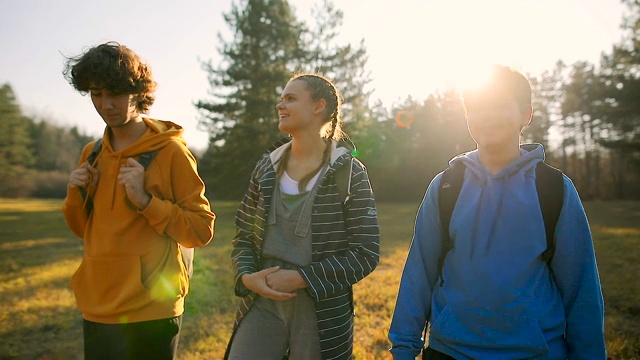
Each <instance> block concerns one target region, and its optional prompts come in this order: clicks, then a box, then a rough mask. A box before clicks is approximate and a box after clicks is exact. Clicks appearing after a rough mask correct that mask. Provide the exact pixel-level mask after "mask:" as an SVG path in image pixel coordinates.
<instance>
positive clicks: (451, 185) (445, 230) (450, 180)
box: [438, 162, 466, 286]
mask: <svg viewBox="0 0 640 360" xmlns="http://www.w3.org/2000/svg"><path fill="white" fill-rule="evenodd" d="M465 170H466V166H465V165H464V164H463V163H461V162H456V163H455V164H454V165H453V166H452V167H449V168H448V169H446V170H445V171H444V172H443V173H442V177H441V178H440V188H439V189H438V210H439V214H440V233H441V235H440V238H441V241H442V244H441V250H440V256H439V257H438V278H440V286H442V285H444V278H443V277H442V268H443V266H444V259H445V258H446V257H447V253H448V252H449V251H450V250H451V249H453V241H452V240H451V236H450V234H449V224H450V223H451V215H452V214H453V209H454V208H455V206H456V202H457V201H458V196H459V195H460V190H461V189H462V183H463V182H464V172H465Z"/></svg>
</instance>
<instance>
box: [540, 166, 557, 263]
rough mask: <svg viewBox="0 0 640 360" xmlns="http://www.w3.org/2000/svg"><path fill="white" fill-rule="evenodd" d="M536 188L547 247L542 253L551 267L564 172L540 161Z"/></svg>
mask: <svg viewBox="0 0 640 360" xmlns="http://www.w3.org/2000/svg"><path fill="white" fill-rule="evenodd" d="M536 190H537V191H538V201H539V202H540V209H541V210H542V219H543V220H544V229H545V235H546V238H547V249H546V250H545V252H544V253H542V259H543V260H544V261H546V263H547V265H549V268H550V269H551V260H553V255H554V253H555V249H556V242H555V232H556V224H557V223H558V218H560V212H561V211H562V204H563V203H564V178H563V175H562V172H561V171H560V170H558V169H556V168H554V167H552V166H549V165H547V164H545V163H544V162H542V161H541V162H539V163H538V165H536Z"/></svg>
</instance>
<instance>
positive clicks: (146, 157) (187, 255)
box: [87, 139, 195, 278]
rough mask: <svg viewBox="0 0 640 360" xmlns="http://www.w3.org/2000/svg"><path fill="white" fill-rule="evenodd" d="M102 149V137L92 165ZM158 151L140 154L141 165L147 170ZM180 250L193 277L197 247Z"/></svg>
mask: <svg viewBox="0 0 640 360" xmlns="http://www.w3.org/2000/svg"><path fill="white" fill-rule="evenodd" d="M100 150H102V139H98V141H96V143H95V145H94V146H93V149H92V150H91V153H90V154H89V156H88V157H87V162H88V163H89V164H90V165H92V166H94V162H95V161H96V159H97V158H98V154H99V153H100ZM158 151H159V150H154V151H150V152H146V153H143V154H140V158H138V162H139V163H140V165H142V167H144V169H145V171H146V170H147V168H148V167H149V164H151V161H152V160H153V159H154V158H155V157H156V155H157V154H158ZM178 251H180V255H181V256H182V263H183V264H184V266H185V268H186V269H187V273H188V274H189V278H191V276H192V275H193V257H194V255H195V249H193V248H187V247H184V246H182V245H180V244H179V243H178Z"/></svg>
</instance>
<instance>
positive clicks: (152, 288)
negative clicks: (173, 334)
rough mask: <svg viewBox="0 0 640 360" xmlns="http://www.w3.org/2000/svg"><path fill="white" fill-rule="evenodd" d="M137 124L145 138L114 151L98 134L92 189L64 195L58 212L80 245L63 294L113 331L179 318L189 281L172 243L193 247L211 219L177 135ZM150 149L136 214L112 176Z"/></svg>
mask: <svg viewBox="0 0 640 360" xmlns="http://www.w3.org/2000/svg"><path fill="white" fill-rule="evenodd" d="M143 120H144V122H145V123H146V124H147V127H148V129H147V131H146V132H145V133H144V135H143V136H142V137H141V138H140V139H138V141H136V142H135V143H134V144H133V145H131V146H129V147H127V148H125V149H123V150H121V151H114V150H113V147H112V145H111V143H110V140H109V136H108V135H107V134H108V129H106V130H105V132H104V136H103V140H102V141H103V145H102V150H101V151H100V154H99V155H98V157H97V159H96V161H95V163H94V166H95V167H96V168H97V169H98V171H99V178H98V184H97V186H96V187H95V188H89V189H87V194H88V195H87V198H86V199H85V198H84V197H83V195H82V194H81V192H80V190H79V189H78V188H68V189H67V197H66V199H65V201H64V205H63V208H62V211H63V213H64V216H65V219H66V221H67V225H68V226H69V228H70V229H71V231H73V233H74V234H76V235H77V236H78V237H81V238H83V239H84V245H85V254H84V257H83V259H82V263H81V264H80V267H79V268H78V270H76V272H75V274H73V277H72V278H71V287H72V289H73V292H74V295H75V297H76V301H77V303H78V307H79V308H80V310H81V311H82V313H83V316H84V318H85V319H87V320H89V321H94V322H99V323H106V324H114V323H126V322H138V321H147V320H157V319H163V318H169V317H174V316H178V315H180V314H182V312H183V311H184V298H185V296H186V295H187V293H188V292H189V278H188V275H187V272H186V268H185V266H184V264H183V263H182V260H181V254H180V250H179V248H178V246H177V243H180V244H181V245H183V246H185V247H188V248H193V247H198V246H203V245H206V244H207V243H208V242H209V241H211V239H212V237H213V230H214V221H215V214H213V213H212V212H211V210H210V207H209V201H208V200H207V199H206V198H205V196H204V183H203V182H202V180H201V179H200V177H199V176H198V174H197V167H196V160H195V158H194V157H193V155H192V154H191V152H190V151H189V150H188V149H187V147H186V145H185V141H184V139H183V137H182V128H181V127H180V126H178V125H176V124H173V123H171V122H169V121H159V120H154V119H150V118H143ZM94 144H95V142H94V143H90V144H88V145H87V146H85V147H84V149H83V151H82V155H81V157H80V162H79V164H82V163H84V162H85V161H87V157H88V156H89V154H90V153H91V150H92V149H93V146H94ZM155 150H158V152H157V155H156V157H155V158H154V160H153V161H151V163H150V164H149V167H148V168H147V169H146V171H145V180H144V184H145V190H146V191H147V193H149V194H150V195H151V201H150V202H149V205H148V206H147V207H146V208H145V209H143V210H139V211H138V210H137V209H136V207H135V206H134V205H133V204H131V202H130V201H129V200H128V199H127V195H126V192H125V189H124V186H122V185H120V184H118V179H117V177H118V172H119V169H120V167H121V166H122V165H123V164H125V163H126V161H127V159H128V158H129V157H133V158H134V159H136V160H138V158H139V156H140V154H143V153H147V152H151V151H155ZM90 204H92V206H88V205H90ZM89 209H91V210H89Z"/></svg>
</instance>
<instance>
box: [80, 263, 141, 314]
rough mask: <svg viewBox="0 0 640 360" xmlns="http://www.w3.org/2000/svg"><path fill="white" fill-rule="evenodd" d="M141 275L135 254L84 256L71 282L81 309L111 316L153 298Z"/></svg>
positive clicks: (137, 307) (136, 307)
mask: <svg viewBox="0 0 640 360" xmlns="http://www.w3.org/2000/svg"><path fill="white" fill-rule="evenodd" d="M140 277H141V268H140V257H138V256H122V257H91V256H86V255H85V256H84V258H83V259H82V263H81V264H80V267H79V268H78V270H76V272H75V273H74V274H73V276H72V277H71V282H70V285H71V288H72V289H73V293H74V295H75V297H76V302H77V304H78V308H79V309H80V311H82V312H83V313H87V314H91V315H94V316H111V315H118V314H122V313H126V312H129V311H133V310H136V309H140V308H142V307H144V306H145V305H147V304H149V303H151V302H152V301H153V300H152V296H151V294H150V292H149V290H147V289H146V288H145V287H144V286H143V285H142V282H141V280H140Z"/></svg>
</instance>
